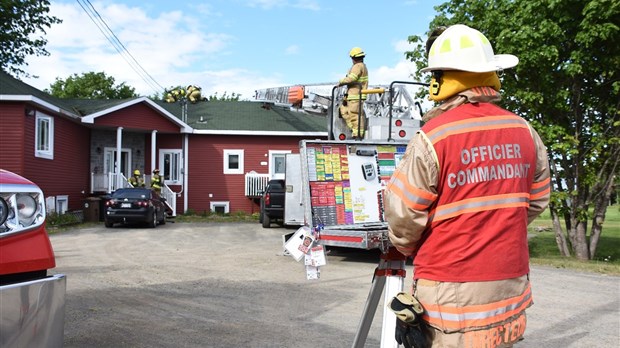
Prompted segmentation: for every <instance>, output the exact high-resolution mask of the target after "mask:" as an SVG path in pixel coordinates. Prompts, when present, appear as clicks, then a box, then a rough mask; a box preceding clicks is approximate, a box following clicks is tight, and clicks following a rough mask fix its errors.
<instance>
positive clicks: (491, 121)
mask: <svg viewBox="0 0 620 348" xmlns="http://www.w3.org/2000/svg"><path fill="white" fill-rule="evenodd" d="M504 128H525V129H528V126H527V123H526V122H525V120H524V119H522V118H520V117H518V116H510V115H508V116H485V117H476V118H468V119H466V120H462V121H456V122H450V123H446V124H444V125H442V126H440V127H437V128H435V129H432V130H431V131H429V132H428V133H426V136H427V137H428V138H429V139H430V140H431V142H432V143H433V144H436V143H437V142H439V141H440V140H442V139H445V138H447V137H449V136H451V135H455V134H463V133H469V132H475V131H481V130H493V129H504Z"/></svg>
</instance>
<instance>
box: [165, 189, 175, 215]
mask: <svg viewBox="0 0 620 348" xmlns="http://www.w3.org/2000/svg"><path fill="white" fill-rule="evenodd" d="M161 196H162V197H163V198H165V199H166V205H167V206H168V207H169V208H170V210H172V214H171V216H177V194H176V193H174V192H173V191H172V190H171V189H170V187H168V185H166V184H164V186H162V187H161Z"/></svg>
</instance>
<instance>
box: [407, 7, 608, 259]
mask: <svg viewBox="0 0 620 348" xmlns="http://www.w3.org/2000/svg"><path fill="white" fill-rule="evenodd" d="M435 10H436V11H438V14H437V16H436V17H435V19H434V20H433V21H432V22H431V23H430V26H429V29H432V28H435V27H437V26H439V25H450V24H456V23H462V24H467V25H469V26H471V27H473V28H476V29H478V30H480V31H481V32H483V33H484V34H485V35H486V36H487V37H488V38H489V40H490V41H491V42H492V43H493V46H494V48H495V51H496V54H497V53H512V54H515V55H516V56H518V57H519V59H520V62H519V65H517V67H516V68H514V69H510V70H507V71H505V72H503V73H501V74H502V89H503V90H504V101H503V103H504V106H505V107H506V108H508V109H509V110H512V111H514V112H516V113H517V114H519V115H521V116H523V117H524V118H526V119H528V120H529V121H530V122H531V123H532V125H533V126H534V127H535V128H536V129H537V131H538V132H539V133H540V135H541V137H542V138H543V140H544V141H545V144H546V145H547V151H548V153H549V158H550V164H551V170H552V176H553V188H554V192H553V194H552V201H551V204H550V211H551V215H552V217H553V221H554V230H555V234H556V240H557V242H558V248H559V249H560V252H561V253H562V254H563V255H564V256H570V255H571V254H573V255H575V256H576V257H577V258H578V259H581V260H588V259H592V258H594V257H595V253H596V247H597V243H598V241H599V237H600V235H601V232H602V226H603V221H604V220H605V213H606V211H607V207H608V206H609V202H610V197H611V196H612V194H613V191H614V185H617V184H618V167H619V164H620V163H619V161H620V114H619V112H618V110H619V106H620V79H619V72H620V70H619V69H618V67H619V66H620V42H619V41H620V40H619V39H620V30H619V27H618V24H619V23H620V22H619V21H618V19H619V18H620V3H619V2H618V1H615V0H572V1H562V0H551V1H550V0H483V1H471V0H453V1H449V2H445V3H443V4H441V5H439V6H436V7H435ZM429 32H430V30H429ZM409 42H411V43H414V44H417V45H416V46H415V47H416V49H414V50H413V51H411V52H407V53H406V57H408V58H409V59H411V60H412V61H414V62H415V63H416V64H417V66H418V67H419V68H421V67H424V66H425V65H426V57H425V56H424V55H425V53H424V41H423V40H422V38H420V37H419V36H410V37H409ZM415 77H416V78H418V79H420V78H422V77H423V76H422V75H421V74H420V73H419V72H418V73H417V74H416V76H415ZM562 221H563V222H564V223H563V224H562V223H561V222H562ZM589 221H591V222H592V224H591V228H590V232H589V234H588V223H589Z"/></svg>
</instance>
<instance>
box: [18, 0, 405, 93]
mask: <svg viewBox="0 0 620 348" xmlns="http://www.w3.org/2000/svg"><path fill="white" fill-rule="evenodd" d="M253 3H254V4H260V5H262V6H288V7H291V6H294V5H295V4H298V2H294V1H280V0H260V1H254V2H253ZM300 3H301V2H300ZM314 3H315V2H314V1H309V2H306V4H307V5H309V6H310V7H312V6H313V5H312V4H314ZM93 4H94V6H95V7H96V9H97V11H98V12H99V13H100V15H101V16H102V17H103V18H104V19H105V20H106V22H107V23H108V26H109V27H110V28H111V29H112V30H113V31H114V33H115V35H116V36H117V37H118V39H119V40H120V41H121V42H122V43H123V45H124V46H125V47H126V48H127V49H128V50H129V52H130V53H131V55H132V56H133V57H134V58H135V59H136V60H137V61H138V62H139V63H140V65H141V66H142V67H143V68H144V69H145V70H146V71H147V72H148V74H150V75H151V76H152V77H153V78H154V79H155V80H156V81H157V82H158V83H159V84H160V85H161V86H162V87H163V88H169V87H172V86H177V85H189V84H194V85H198V86H200V87H202V89H203V94H204V95H205V96H209V95H213V94H215V92H218V95H222V94H223V93H224V92H227V93H228V95H230V94H231V93H233V92H235V93H240V94H241V95H242V97H241V98H242V99H251V98H252V97H253V95H254V91H255V90H256V89H259V88H267V87H277V86H283V85H289V84H291V80H293V81H295V83H304V82H312V81H304V80H303V78H302V79H300V78H299V77H292V76H284V75H280V74H279V73H274V72H270V71H258V70H251V69H249V68H248V67H247V66H244V65H243V64H244V63H243V60H240V63H238V64H239V65H238V66H235V65H233V64H232V63H231V62H232V61H233V60H232V59H231V58H232V54H234V53H233V51H232V50H233V48H234V47H233V45H234V44H235V43H236V41H237V40H238V39H237V38H236V37H234V36H232V35H230V34H227V33H224V32H220V31H207V30H205V29H204V27H205V26H204V25H199V23H198V21H199V19H200V20H203V19H204V17H202V16H203V14H202V13H208V14H207V17H209V16H210V17H215V16H222V14H221V13H215V12H213V10H212V9H211V8H210V7H209V6H203V7H200V9H199V11H198V10H196V12H193V13H184V12H181V11H177V10H173V11H167V12H166V11H164V12H153V9H152V8H150V7H149V6H147V5H144V6H143V7H144V8H142V7H131V6H127V5H122V4H114V3H109V2H100V3H93ZM147 9H148V10H150V11H151V12H148V11H147ZM153 13H154V14H153ZM199 13H200V14H199ZM50 14H51V15H54V16H56V17H59V18H61V19H63V23H61V24H57V25H54V26H52V27H51V28H50V29H48V31H47V33H46V38H47V39H48V41H49V43H48V45H47V46H46V48H47V50H48V51H49V52H50V54H51V55H50V56H47V57H29V58H28V63H29V65H28V66H27V67H25V70H27V71H28V72H29V73H30V74H32V75H38V76H40V78H39V79H25V82H27V83H30V84H31V85H33V86H35V87H37V88H39V89H41V90H43V89H46V88H48V87H49V86H50V84H52V83H53V82H54V80H55V78H57V77H58V78H62V79H65V78H67V77H69V76H70V75H72V74H78V75H80V74H82V73H86V72H90V71H94V72H100V71H103V72H104V73H106V75H108V76H112V77H114V79H115V80H116V83H117V84H119V83H122V82H124V83H126V84H127V85H129V86H131V87H134V88H136V92H137V93H138V94H140V95H152V94H154V93H155V92H156V90H155V89H157V88H156V87H155V88H153V86H151V85H152V83H151V84H149V83H147V82H145V81H144V80H143V79H142V78H141V77H140V76H139V74H138V73H136V72H135V71H134V70H133V69H132V68H131V66H130V65H129V64H128V63H127V61H126V59H130V58H129V57H125V59H123V56H122V55H120V54H119V53H118V52H117V51H116V50H115V49H114V47H113V46H112V45H111V44H110V43H109V42H108V40H106V39H105V37H104V36H103V35H102V33H101V32H100V31H99V29H98V28H97V27H96V26H95V24H93V22H92V21H91V19H90V18H89V17H88V16H87V15H86V13H85V12H84V11H83V10H82V8H81V7H80V6H79V5H78V4H76V3H74V2H69V3H60V2H53V3H52V5H51V13H50ZM199 16H200V17H199ZM224 20H225V19H224ZM218 30H222V29H221V27H220V28H218ZM240 39H241V38H239V40H240ZM407 46H408V44H407V43H406V41H404V40H402V41H398V42H395V43H394V44H393V49H394V51H396V52H397V53H398V54H397V57H399V58H397V59H399V61H398V62H397V63H395V65H393V66H392V65H390V63H387V62H386V63H384V65H383V66H380V67H370V68H371V69H372V70H371V72H370V79H371V84H373V83H374V84H387V83H389V82H391V81H394V80H403V79H410V77H409V76H410V75H411V74H412V73H413V72H415V66H414V65H413V63H411V62H407V61H405V58H404V55H403V54H402V52H404V51H405V50H408V49H410V48H408V47H407ZM284 52H285V53H286V54H288V55H292V54H299V53H300V52H301V47H300V46H298V45H290V46H289V47H287V48H286V49H285V51H284ZM225 60H230V61H229V62H227V63H228V65H222V64H221V63H222V61H225ZM231 65H232V66H231ZM222 66H223V67H222ZM273 70H274V71H281V70H280V69H279V68H278V67H275V68H274V69H273ZM343 70H344V71H339V72H338V73H337V76H333V77H332V78H329V77H328V78H322V77H320V76H319V74H317V77H316V78H319V79H320V80H323V81H324V80H331V81H337V80H338V79H340V78H342V77H343V75H344V73H345V72H346V68H344V69H343ZM282 73H284V71H282ZM323 73H325V72H324V71H323ZM334 75H335V74H334ZM295 76H296V75H295ZM313 76H314V75H313Z"/></svg>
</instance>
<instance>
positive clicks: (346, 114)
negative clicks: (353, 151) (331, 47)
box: [338, 47, 368, 138]
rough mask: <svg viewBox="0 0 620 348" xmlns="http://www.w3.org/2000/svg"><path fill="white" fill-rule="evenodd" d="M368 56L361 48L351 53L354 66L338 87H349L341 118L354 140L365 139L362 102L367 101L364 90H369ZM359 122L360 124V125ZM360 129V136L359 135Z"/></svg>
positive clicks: (341, 110) (355, 48)
mask: <svg viewBox="0 0 620 348" xmlns="http://www.w3.org/2000/svg"><path fill="white" fill-rule="evenodd" d="M365 56H366V54H365V53H364V51H363V50H362V49H361V48H359V47H353V48H352V49H351V51H350V52H349V57H351V60H352V61H353V66H351V69H349V72H348V73H347V76H346V77H345V78H343V79H341V80H340V81H339V82H338V86H344V85H346V86H347V94H346V96H345V99H344V100H343V101H342V105H340V107H339V111H340V116H342V118H344V120H345V121H346V123H347V126H348V127H349V129H351V133H352V135H353V138H358V137H359V138H364V128H365V126H366V123H365V115H364V112H363V107H362V108H361V110H362V114H361V117H360V107H361V105H360V102H363V101H364V100H366V95H365V94H362V93H361V91H362V90H363V89H368V68H366V64H364V57H365ZM358 120H360V122H359V123H358ZM358 128H359V132H360V133H359V134H358Z"/></svg>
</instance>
